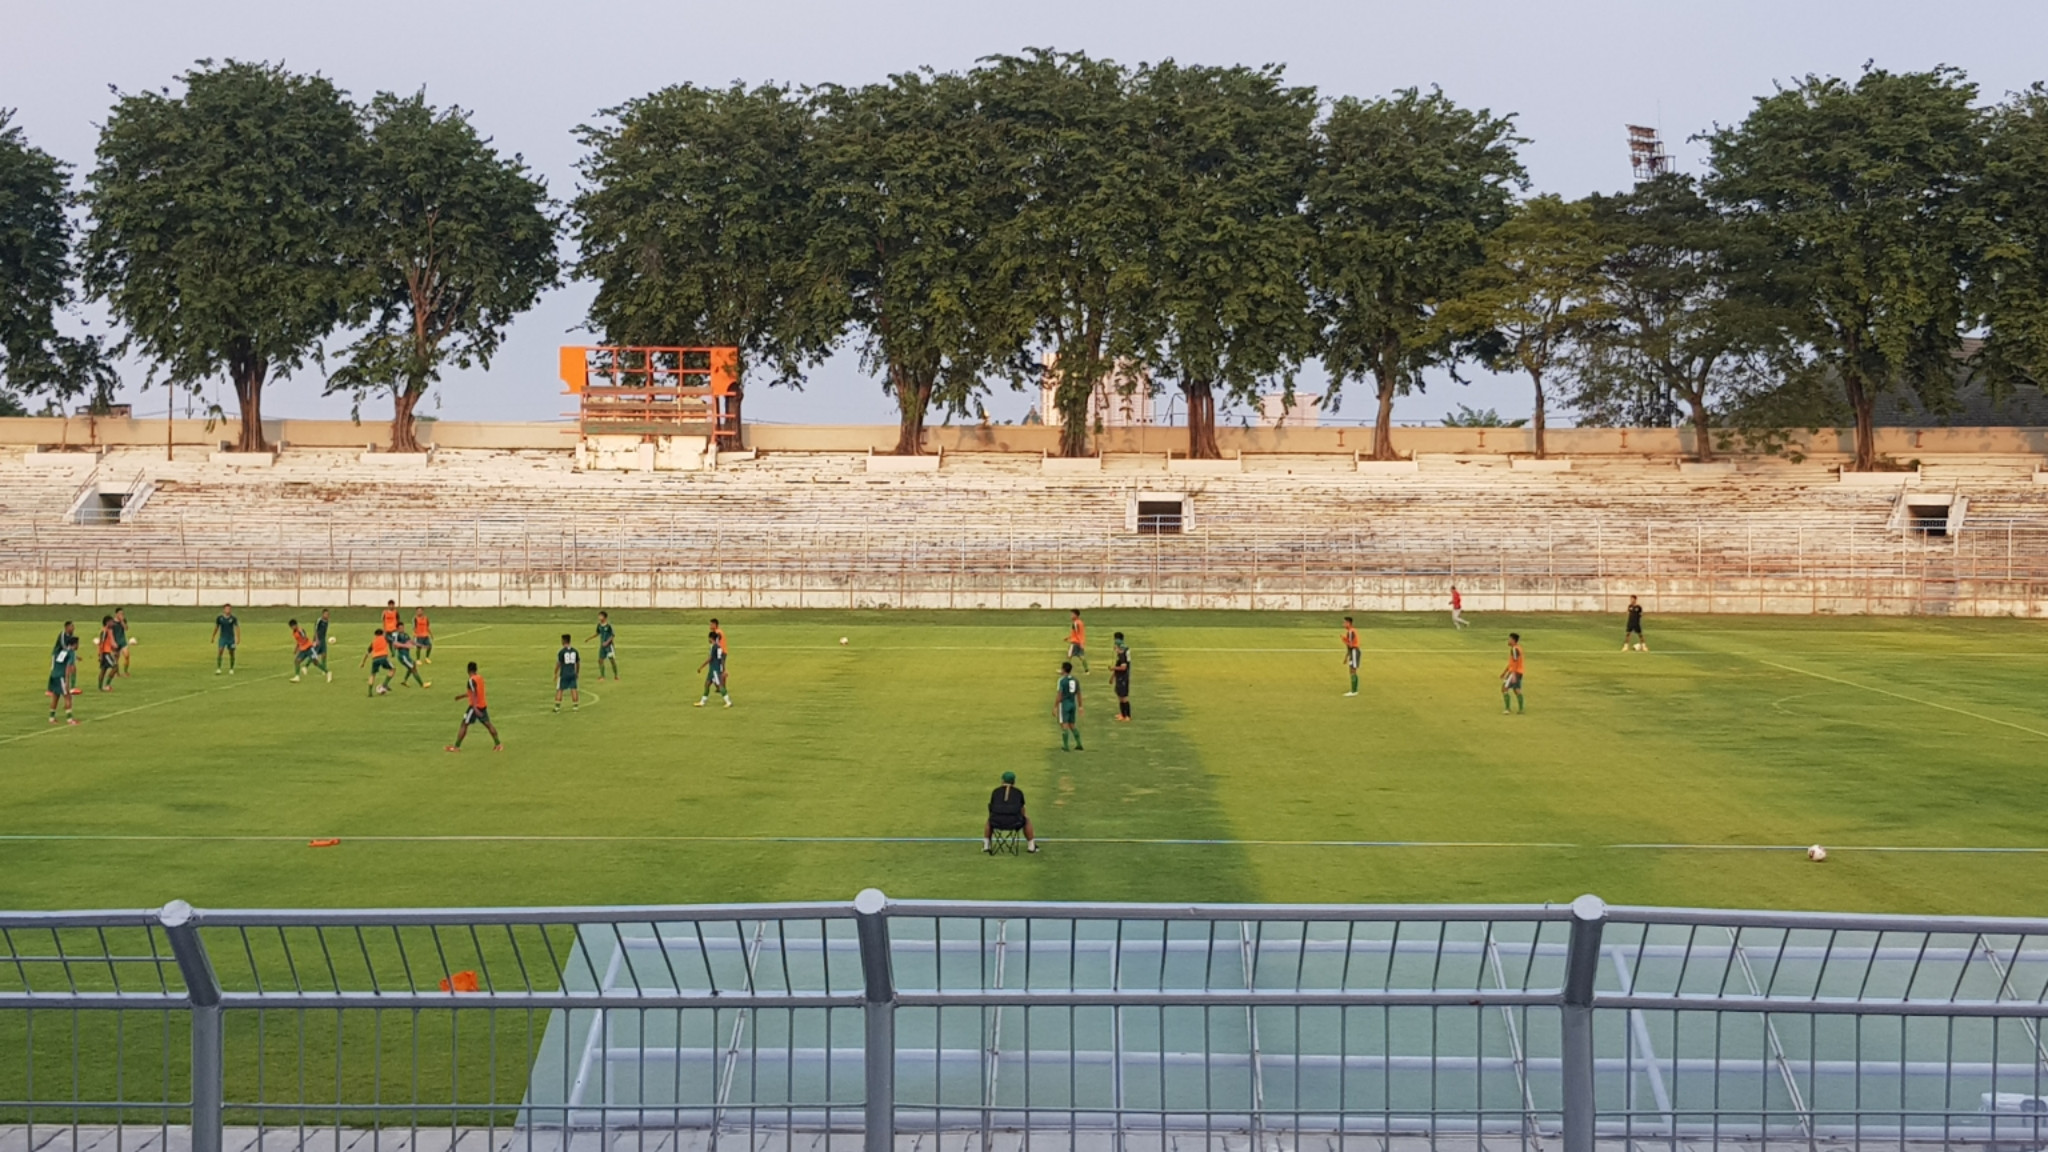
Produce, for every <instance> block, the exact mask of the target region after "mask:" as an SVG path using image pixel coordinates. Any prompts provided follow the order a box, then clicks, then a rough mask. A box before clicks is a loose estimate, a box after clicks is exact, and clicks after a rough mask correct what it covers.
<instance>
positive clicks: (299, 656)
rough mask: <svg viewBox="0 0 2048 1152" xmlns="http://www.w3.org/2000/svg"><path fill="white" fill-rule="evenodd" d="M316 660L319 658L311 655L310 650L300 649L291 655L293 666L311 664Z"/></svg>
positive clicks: (311, 651)
mask: <svg viewBox="0 0 2048 1152" xmlns="http://www.w3.org/2000/svg"><path fill="white" fill-rule="evenodd" d="M317 659H319V657H317V656H315V655H314V654H313V650H312V649H311V648H301V649H299V650H298V651H296V652H293V653H292V663H294V664H311V663H313V662H314V661H315V660H317Z"/></svg>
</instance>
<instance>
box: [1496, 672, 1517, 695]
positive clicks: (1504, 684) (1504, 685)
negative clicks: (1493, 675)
mask: <svg viewBox="0 0 2048 1152" xmlns="http://www.w3.org/2000/svg"><path fill="white" fill-rule="evenodd" d="M1500 686H1501V689H1502V690H1503V691H1506V692H1520V691H1521V690H1522V674H1521V673H1520V672H1510V673H1508V674H1507V675H1506V676H1504V677H1502V678H1501V682H1500Z"/></svg>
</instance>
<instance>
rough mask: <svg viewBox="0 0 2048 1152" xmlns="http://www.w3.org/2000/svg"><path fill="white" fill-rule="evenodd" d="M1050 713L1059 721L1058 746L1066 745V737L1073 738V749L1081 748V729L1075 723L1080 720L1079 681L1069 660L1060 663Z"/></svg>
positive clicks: (1063, 746)
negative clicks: (1056, 692)
mask: <svg viewBox="0 0 2048 1152" xmlns="http://www.w3.org/2000/svg"><path fill="white" fill-rule="evenodd" d="M1052 714H1053V716H1054V717H1056V718H1057V719H1058V720H1059V722H1060V747H1061V748H1065V747H1066V746H1067V737H1068V736H1070V735H1071V736H1072V737H1073V738H1074V751H1076V752H1079V751H1080V750H1081V730H1080V729H1079V728H1077V727H1075V725H1077V724H1079V723H1080V722H1081V682H1080V681H1079V680H1077V679H1075V678H1074V664H1073V661H1071V660H1069V661H1066V662H1063V663H1062V664H1061V665H1060V683H1059V690H1058V694H1057V695H1056V696H1055V697H1054V699H1053V707H1052Z"/></svg>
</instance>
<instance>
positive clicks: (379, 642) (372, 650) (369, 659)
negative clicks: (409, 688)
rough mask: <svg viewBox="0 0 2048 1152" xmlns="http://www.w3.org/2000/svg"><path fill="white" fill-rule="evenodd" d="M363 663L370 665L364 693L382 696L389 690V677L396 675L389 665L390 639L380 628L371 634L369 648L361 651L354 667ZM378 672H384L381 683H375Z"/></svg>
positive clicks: (359, 666)
mask: <svg viewBox="0 0 2048 1152" xmlns="http://www.w3.org/2000/svg"><path fill="white" fill-rule="evenodd" d="M365 663H367V664H369V666H370V679H369V683H368V685H367V691H365V692H364V695H366V696H382V695H383V694H385V693H386V692H389V691H391V678H392V677H393V676H395V675H397V671H396V670H395V669H393V668H392V667H391V641H390V639H389V638H387V637H386V635H385V633H384V630H383V629H382V628H379V629H377V631H376V632H375V633H374V634H372V635H371V637H370V647H369V650H368V651H366V652H364V653H363V658H362V659H361V660H358V661H356V667H358V668H361V667H362V666H363V665H364V664H365ZM379 672H382V673H384V683H383V684H381V685H380V684H378V683H377V673H379Z"/></svg>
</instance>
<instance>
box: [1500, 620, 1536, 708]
mask: <svg viewBox="0 0 2048 1152" xmlns="http://www.w3.org/2000/svg"><path fill="white" fill-rule="evenodd" d="M1511 692H1512V693H1513V694H1514V697H1515V706H1514V707H1513V708H1512V709H1510V708H1509V707H1508V694H1509V693H1511ZM1528 710H1529V709H1528V708H1527V707H1525V706H1524V705H1523V703H1522V634H1521V633H1520V632H1510V633H1508V666H1507V667H1506V668H1504V669H1502V670H1501V674H1500V714H1501V715H1503V716H1505V715H1507V714H1508V713H1509V712H1511V711H1513V712H1527V711H1528Z"/></svg>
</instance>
